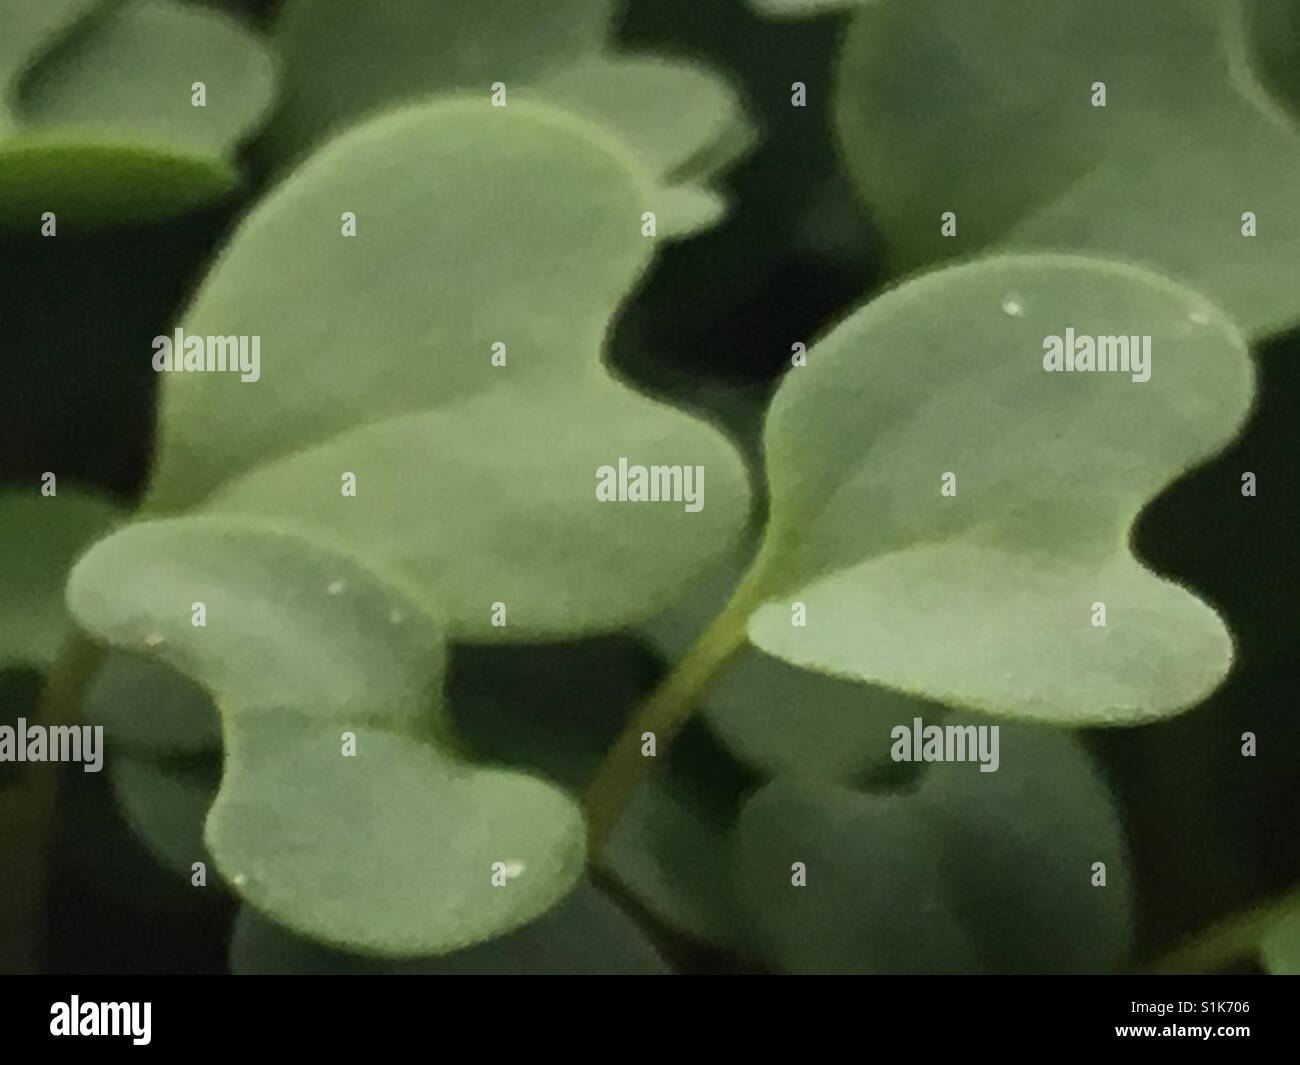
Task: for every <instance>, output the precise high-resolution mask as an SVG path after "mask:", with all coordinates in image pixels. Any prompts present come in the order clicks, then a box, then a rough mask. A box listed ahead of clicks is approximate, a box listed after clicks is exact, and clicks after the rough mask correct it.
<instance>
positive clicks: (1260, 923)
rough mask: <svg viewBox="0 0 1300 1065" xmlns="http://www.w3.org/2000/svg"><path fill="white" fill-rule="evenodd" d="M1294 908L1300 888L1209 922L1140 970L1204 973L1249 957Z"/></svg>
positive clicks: (1168, 972)
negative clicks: (1269, 931)
mask: <svg viewBox="0 0 1300 1065" xmlns="http://www.w3.org/2000/svg"><path fill="white" fill-rule="evenodd" d="M1297 907H1300V888H1296V889H1294V890H1292V891H1291V892H1290V893H1288V894H1286V895H1282V896H1280V897H1278V898H1275V899H1272V900H1270V901H1269V902H1266V903H1263V904H1262V905H1260V906H1256V907H1254V908H1252V909H1249V910H1246V911H1245V912H1244V913H1238V914H1234V915H1232V916H1231V917H1226V918H1224V919H1223V920H1221V921H1218V922H1216V923H1215V924H1212V925H1210V926H1209V927H1208V928H1206V929H1203V930H1202V931H1200V932H1198V933H1197V934H1196V935H1194V936H1191V937H1190V938H1188V939H1186V940H1185V941H1184V942H1183V943H1182V944H1180V945H1179V946H1177V947H1175V948H1174V949H1173V950H1171V951H1169V952H1168V953H1167V954H1165V955H1163V956H1162V957H1160V958H1158V959H1156V961H1154V962H1152V963H1151V964H1150V965H1146V966H1143V968H1142V971H1143V972H1146V973H1153V974H1157V975H1161V976H1167V975H1172V974H1175V973H1204V972H1210V971H1213V970H1215V969H1223V968H1226V967H1227V966H1229V965H1231V964H1232V963H1233V962H1237V961H1244V960H1246V959H1248V958H1252V957H1254V956H1255V955H1256V954H1257V953H1258V952H1259V943H1260V940H1261V939H1262V938H1263V936H1264V934H1265V933H1266V932H1267V931H1268V929H1269V927H1270V926H1271V925H1273V924H1274V923H1275V922H1277V921H1278V920H1280V919H1281V918H1282V916H1283V915H1284V914H1285V913H1287V912H1289V911H1291V910H1294V909H1296V908H1297Z"/></svg>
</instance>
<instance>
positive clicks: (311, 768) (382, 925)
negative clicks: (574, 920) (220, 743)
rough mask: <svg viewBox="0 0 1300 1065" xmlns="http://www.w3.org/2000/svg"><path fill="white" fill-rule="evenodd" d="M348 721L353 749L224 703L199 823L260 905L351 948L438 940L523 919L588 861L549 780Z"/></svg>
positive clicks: (402, 948) (403, 951) (327, 731)
mask: <svg viewBox="0 0 1300 1065" xmlns="http://www.w3.org/2000/svg"><path fill="white" fill-rule="evenodd" d="M348 731H349V732H351V733H352V734H353V736H354V739H355V754H354V755H353V756H351V757H347V756H345V755H344V754H343V753H342V751H343V747H342V746H341V744H340V733H339V731H338V729H337V728H332V727H330V726H328V725H325V724H324V723H314V722H312V721H310V720H308V719H306V718H300V717H297V716H295V715H293V714H291V713H289V712H288V711H280V712H274V713H272V712H267V713H249V714H243V715H238V716H236V717H234V718H232V720H231V723H230V725H229V729H228V733H227V746H228V752H229V755H228V758H229V761H228V764H227V769H226V776H225V777H224V778H223V780H222V782H221V791H220V793H219V794H218V796H217V800H216V802H215V804H214V805H213V807H212V812H211V814H210V815H209V817H208V823H207V828H206V831H205V839H206V840H207V844H208V847H209V848H210V849H211V851H212V853H213V855H214V856H215V857H216V859H217V861H218V862H219V863H220V865H221V868H222V872H223V874H224V875H225V877H226V878H227V880H228V881H229V882H230V883H231V885H232V886H233V887H234V889H235V890H236V891H238V892H239V894H240V896H241V897H242V898H244V899H245V900H246V901H247V902H249V903H251V904H252V905H253V906H254V907H256V908H257V909H259V910H261V911H263V912H264V913H267V914H270V915H272V916H273V917H275V918H276V920H277V921H279V922H281V923H283V924H284V925H286V926H287V927H288V928H290V929H293V930H294V931H297V932H299V933H300V934H302V935H307V936H310V937H312V938H314V939H319V940H322V941H324V942H326V943H329V944H333V945H335V946H339V947H342V948H348V949H352V950H354V951H358V952H363V953H367V954H376V955H381V956H387V957H402V956H410V955H420V954H442V953H446V952H448V951H452V950H457V949H459V948H461V947H466V946H469V945H471V944H473V943H478V942H480V941H482V940H485V939H491V938H493V937H495V936H499V935H502V934H504V933H506V932H509V931H510V930H512V929H514V928H517V927H519V926H520V925H523V924H526V923H527V922H528V921H530V920H532V919H533V918H535V917H537V916H538V915H539V914H541V913H543V912H545V911H546V910H547V909H549V908H550V907H551V906H552V905H554V904H555V903H556V902H558V901H559V900H560V899H561V898H562V897H563V896H564V895H565V893H566V892H567V891H568V890H569V889H570V888H571V887H572V886H573V884H574V883H575V881H576V880H577V879H578V877H579V876H580V875H581V873H582V867H583V861H584V857H585V840H584V833H585V829H584V825H583V819H582V812H581V811H580V809H579V808H578V806H577V803H576V802H574V800H573V799H571V798H570V797H569V796H567V795H566V794H565V793H564V792H562V791H560V790H559V789H558V788H555V787H553V786H551V785H549V784H547V783H545V782H543V781H541V780H539V779H537V778H535V777H530V776H527V775H525V774H523V773H517V772H513V771H509V770H501V769H484V768H478V767H476V766H470V765H466V764H465V763H462V762H458V761H453V760H451V759H449V758H447V757H445V756H443V755H441V754H439V753H438V752H437V751H436V750H435V749H434V748H433V747H431V746H429V745H427V744H420V743H417V742H415V741H414V740H412V739H410V738H408V737H406V736H402V735H398V734H395V733H392V732H385V731H380V730H378V729H373V728H366V727H362V726H358V727H356V728H354V729H349V730H348ZM494 880H495V881H496V883H494Z"/></svg>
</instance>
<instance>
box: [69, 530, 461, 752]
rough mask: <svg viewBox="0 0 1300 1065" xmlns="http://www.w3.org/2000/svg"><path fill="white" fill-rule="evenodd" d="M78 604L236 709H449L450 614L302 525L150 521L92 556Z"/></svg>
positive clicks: (81, 618) (417, 714)
mask: <svg viewBox="0 0 1300 1065" xmlns="http://www.w3.org/2000/svg"><path fill="white" fill-rule="evenodd" d="M68 603H69V606H70V607H71V609H72V611H73V614H74V615H75V616H76V618H77V620H78V622H79V623H80V624H81V625H82V626H83V627H84V628H86V629H88V630H89V631H90V632H91V633H92V634H93V635H94V636H96V637H97V638H99V639H100V640H102V641H105V642H107V643H110V644H112V645H114V646H116V647H120V648H123V649H126V650H131V651H134V652H136V653H146V652H147V653H150V654H152V655H153V656H155V657H156V658H157V659H159V660H160V661H161V662H164V663H166V664H167V665H169V666H171V667H173V668H174V669H177V670H180V671H181V672H182V673H184V674H186V675H187V676H189V677H192V678H194V679H195V680H196V681H198V682H199V683H200V684H202V685H203V686H204V687H205V688H206V689H207V690H208V691H210V692H212V693H213V695H214V696H215V697H216V698H217V699H218V701H220V702H221V703H222V704H223V706H227V708H228V709H236V710H240V711H248V710H250V708H276V707H279V706H291V707H296V708H298V709H299V710H300V712H301V713H303V714H306V715H317V716H319V717H321V718H322V719H326V720H329V719H336V718H340V717H342V718H344V719H347V720H350V721H357V722H360V721H365V720H371V719H373V718H374V717H376V716H381V717H383V718H384V719H385V720H388V721H391V722H393V723H395V724H399V725H408V726H409V725H412V724H427V725H429V726H430V727H433V726H436V725H437V723H438V721H439V716H438V715H439V711H438V685H439V683H440V680H441V673H442V656H443V637H442V633H441V631H440V630H439V628H438V626H437V625H436V624H435V623H434V622H432V621H431V620H430V619H429V618H428V617H427V616H426V615H425V614H424V613H422V612H421V611H420V610H419V609H418V608H417V607H416V606H415V605H414V604H413V603H411V602H410V601H409V600H408V599H406V598H405V597H403V596H402V595H401V594H400V593H398V592H396V591H395V590H394V589H392V588H390V587H388V586H386V585H384V584H383V583H381V582H380V581H378V580H377V579H376V578H375V577H373V576H372V575H371V574H370V573H369V572H367V571H366V570H364V569H362V568H361V567H360V566H358V565H357V564H356V563H355V562H353V561H351V560H350V559H347V558H345V557H341V556H338V555H335V554H331V553H329V552H326V551H323V550H321V549H320V548H317V547H314V546H313V545H311V544H308V543H305V542H304V541H301V540H298V539H296V538H294V537H289V536H283V535H279V534H274V533H268V532H265V531H262V530H259V529H255V528H245V527H240V526H232V525H231V524H230V523H229V522H222V521H215V520H211V519H202V518H177V519H171V520H166V521H153V522H139V523H136V524H134V525H131V526H129V527H127V528H125V529H123V530H121V531H120V532H118V533H116V534H115V535H113V536H110V537H109V538H107V539H105V540H101V541H100V542H99V543H97V544H96V545H95V546H94V547H93V548H91V550H90V551H89V552H87V554H86V555H85V556H83V557H82V559H81V561H80V562H79V563H78V565H77V566H76V568H75V569H74V570H73V571H72V575H71V577H70V578H69V580H68ZM195 604H202V605H203V609H204V614H203V619H202V620H203V621H204V624H203V625H196V624H194V620H195V618H196V616H197V615H196V613H195Z"/></svg>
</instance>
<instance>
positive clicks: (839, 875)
mask: <svg viewBox="0 0 1300 1065" xmlns="http://www.w3.org/2000/svg"><path fill="white" fill-rule="evenodd" d="M960 723H961V724H962V725H965V724H967V723H968V722H967V719H966V718H962V719H961V722H960ZM904 724H907V725H909V726H910V725H911V722H904ZM999 759H1000V764H999V768H998V769H997V770H996V771H995V772H992V773H983V772H980V769H979V767H978V766H976V765H973V764H968V763H954V764H937V765H933V766H930V767H929V770H928V772H927V773H926V775H925V776H924V777H923V779H922V783H921V786H920V788H919V789H918V790H917V791H915V792H913V793H910V794H903V795H868V794H863V793H860V792H855V791H852V790H850V789H847V788H843V787H836V786H833V785H818V784H814V783H811V782H797V781H793V780H789V779H783V780H777V781H775V782H773V783H772V784H769V785H768V786H767V787H765V788H764V789H763V790H761V791H760V792H759V793H758V794H757V795H755V796H754V798H753V799H751V800H750V802H749V803H748V805H747V806H746V807H745V810H744V812H743V813H742V815H741V819H740V824H739V826H738V829H737V842H736V846H737V855H738V857H737V862H738V872H737V876H738V884H739V885H740V891H741V896H742V898H743V899H744V900H745V902H746V904H747V907H748V909H749V912H750V914H751V916H752V917H753V919H754V921H755V925H756V928H757V931H758V936H759V941H760V943H762V944H763V950H764V954H765V956H766V957H767V958H768V959H769V960H770V961H771V962H773V963H774V964H776V965H778V966H779V967H781V968H783V969H787V970H791V971H794V972H837V973H838V972H876V973H894V974H897V973H902V972H911V973H917V972H996V973H1007V972H1035V973H1055V972H1097V971H1108V970H1111V969H1113V968H1114V967H1116V966H1118V965H1120V964H1121V963H1122V962H1123V960H1124V958H1125V957H1126V955H1127V952H1128V949H1129V937H1130V927H1131V922H1132V914H1131V911H1132V898H1131V895H1132V888H1131V878H1130V876H1129V874H1128V871H1127V868H1126V860H1127V859H1126V855H1125V846H1124V841H1123V837H1122V834H1121V832H1120V827H1119V821H1118V818H1117V816H1116V812H1115V809H1114V806H1113V804H1112V801H1111V798H1110V795H1109V793H1108V792H1107V790H1106V787H1105V785H1104V783H1103V782H1102V781H1101V780H1100V778H1099V777H1098V776H1097V774H1096V772H1095V770H1094V769H1093V768H1092V766H1091V765H1090V763H1089V760H1088V759H1087V757H1086V756H1085V755H1084V754H1083V752H1082V749H1081V748H1080V747H1079V745H1078V744H1077V742H1076V741H1074V740H1072V739H1070V738H1068V737H1067V736H1065V735H1063V734H1060V733H1055V732H1051V731H1047V730H1039V729H1031V728H1025V727H1017V726H1001V738H1000V740H999ZM795 863H802V866H803V869H802V870H799V869H796V868H794V866H795ZM1097 863H1103V864H1104V866H1105V870H1104V877H1105V884H1104V886H1102V885H1101V883H1100V877H1101V875H1102V873H1101V871H1100V870H1098V869H1097V868H1096V864H1097ZM800 879H802V881H803V884H802V886H797V884H798V882H799V880H800Z"/></svg>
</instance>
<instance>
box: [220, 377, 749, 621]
mask: <svg viewBox="0 0 1300 1065" xmlns="http://www.w3.org/2000/svg"><path fill="white" fill-rule="evenodd" d="M543 440H544V441H546V446H545V447H539V446H538V443H539V442H540V441H543ZM620 456H628V457H629V458H630V459H631V460H633V461H651V460H652V461H654V462H656V463H666V464H669V465H695V464H698V465H702V466H703V467H704V470H705V476H704V485H705V505H704V506H703V508H702V509H700V510H699V511H697V512H695V513H691V512H689V511H687V510H686V506H685V504H684V503H673V502H666V503H658V504H643V505H640V506H637V505H634V504H629V503H601V502H599V501H597V499H596V494H595V486H596V477H595V473H596V470H597V469H598V468H599V467H601V466H604V465H613V466H617V464H618V460H619V458H620ZM341 470H350V471H353V472H355V473H356V474H357V477H358V486H359V487H358V494H357V497H356V498H355V499H353V498H347V497H343V496H341V495H340V493H339V489H338V484H339V471H341ZM417 470H418V471H419V473H418V475H417V474H416V473H415V472H414V471H417ZM746 508H747V495H746V487H745V476H744V471H743V467H742V464H741V461H740V459H739V457H738V456H737V455H736V454H735V452H734V451H733V450H732V449H731V447H730V445H729V444H728V443H727V442H726V440H725V438H723V437H722V436H721V434H719V433H717V432H716V431H715V430H713V429H712V428H710V427H709V426H707V425H705V424H704V423H702V422H699V421H696V420H695V419H693V418H691V417H689V416H687V415H685V414H682V413H679V412H677V411H675V410H673V409H672V408H670V407H663V406H660V405H658V404H656V403H653V402H651V401H650V400H647V399H645V398H643V397H640V396H636V395H635V394H633V393H631V392H629V391H626V390H624V389H621V388H615V387H607V388H605V389H602V390H599V391H597V390H591V391H589V392H584V393H581V394H576V395H574V396H572V397H568V398H564V397H558V396H557V397H552V401H551V402H539V403H537V404H536V405H534V404H521V403H520V402H519V400H518V398H516V397H515V396H513V395H506V394H501V395H491V396H485V397H482V398H480V399H475V400H471V401H467V402H464V403H462V404H460V405H458V406H455V407H453V408H451V409H448V410H445V411H436V412H434V413H431V414H425V415H411V416H407V417H404V418H393V419H390V420H388V421H386V422H383V423H381V424H379V425H375V426H371V427H368V428H364V429H360V430H357V431H355V432H353V433H348V434H344V435H342V436H340V437H338V438H336V439H335V440H332V441H330V442H329V443H328V444H324V445H321V446H318V447H315V448H312V449H309V450H305V451H302V452H300V453H298V454H297V455H294V456H292V457H290V458H286V459H283V460H281V461H279V462H277V463H273V464H270V465H268V466H266V467H264V468H262V469H259V470H257V471H254V472H253V473H250V474H248V475H247V476H245V477H243V478H241V479H239V480H237V481H235V482H233V483H232V484H230V485H228V486H227V487H226V488H225V489H223V490H221V491H219V492H218V494H217V495H216V496H214V497H213V499H212V500H211V501H210V502H209V503H208V504H207V505H206V507H205V509H206V510H210V511H214V512H220V513H222V514H230V515H241V516H245V517H247V518H248V519H249V520H255V519H257V518H258V517H259V515H265V516H271V515H274V516H275V519H276V521H277V522H279V523H282V524H284V525H285V526H287V527H290V528H293V529H297V530H300V531H302V533H303V534H304V535H311V536H313V537H315V538H317V539H320V540H322V541H326V540H327V541H328V542H329V543H331V544H336V545H338V546H339V547H340V548H341V549H343V550H346V551H348V552H350V553H352V554H353V555H354V556H355V557H357V558H360V559H363V560H364V561H365V562H366V564H367V565H369V566H372V567H374V568H375V569H376V570H377V571H378V572H382V573H383V574H384V575H385V576H386V577H387V578H388V579H389V580H391V581H392V582H393V583H394V584H399V585H400V586H402V587H404V588H405V589H407V590H408V591H409V592H410V594H411V595H412V596H413V597H415V598H416V599H417V600H418V601H420V602H422V603H428V604H431V605H432V606H434V607H436V608H439V609H441V610H442V612H443V616H444V617H446V618H447V620H448V621H449V623H450V624H451V627H452V631H453V632H455V633H456V634H458V635H460V636H463V637H467V638H474V639H479V640H498V641H499V640H505V641H512V640H518V639H539V638H545V637H547V636H559V635H576V634H579V633H582V632H590V631H602V630H608V629H615V628H618V627H619V626H620V625H622V624H624V623H626V622H627V621H628V620H629V619H633V620H635V619H637V618H639V617H644V616H646V615H649V614H651V613H653V612H654V611H655V609H656V608H658V607H662V606H663V605H666V604H667V603H668V602H671V601H673V600H674V599H675V598H676V597H677V596H679V595H682V594H684V593H685V592H686V591H687V590H688V589H689V588H690V586H691V583H692V581H693V579H694V574H695V572H696V571H697V570H699V569H701V568H703V567H705V566H707V565H708V564H709V563H710V562H712V561H713V560H714V559H715V558H716V557H717V555H718V553H719V550H720V549H725V548H726V546H727V545H728V543H729V538H730V537H731V536H732V535H733V534H734V532H735V530H736V527H737V526H738V525H739V524H740V523H741V522H743V519H744V515H745V513H746ZM397 515H400V517H398V518H396V519H395V516H397ZM579 545H580V546H579ZM651 545H653V546H651ZM666 545H671V548H670V550H671V553H672V565H671V566H665V565H664V559H663V556H662V554H661V553H660V552H661V551H663V550H664V549H665V547H666ZM453 562H454V564H453ZM632 589H635V590H636V591H635V594H634V595H633V594H624V593H630V591H631V590H632ZM498 602H500V603H502V604H505V606H506V609H507V614H506V617H505V622H506V623H505V625H498V624H494V623H493V613H494V612H493V604H494V603H498Z"/></svg>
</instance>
